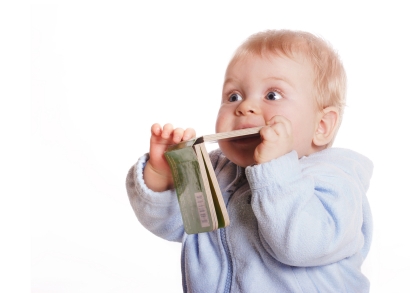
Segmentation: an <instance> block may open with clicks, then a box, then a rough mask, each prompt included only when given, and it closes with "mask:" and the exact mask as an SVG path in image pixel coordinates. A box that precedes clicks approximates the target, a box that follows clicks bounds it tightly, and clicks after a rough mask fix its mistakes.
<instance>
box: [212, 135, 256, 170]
mask: <svg viewBox="0 0 410 293" xmlns="http://www.w3.org/2000/svg"><path fill="white" fill-rule="evenodd" d="M218 143H219V147H220V149H221V150H222V152H223V154H224V155H225V156H226V157H227V158H228V159H229V160H230V161H231V162H233V163H234V164H236V165H238V166H240V167H244V168H245V167H247V166H251V165H253V164H255V160H254V154H255V148H256V146H257V145H258V144H259V143H260V138H256V139H255V138H245V139H241V140H230V141H219V142H218Z"/></svg>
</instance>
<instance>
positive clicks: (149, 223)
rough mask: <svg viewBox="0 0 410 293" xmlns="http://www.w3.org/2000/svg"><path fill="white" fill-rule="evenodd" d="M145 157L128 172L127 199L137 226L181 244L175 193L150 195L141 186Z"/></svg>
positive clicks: (148, 191)
mask: <svg viewBox="0 0 410 293" xmlns="http://www.w3.org/2000/svg"><path fill="white" fill-rule="evenodd" d="M148 158H149V156H148V154H146V155H144V156H143V157H141V158H140V159H139V160H138V162H137V164H135V165H134V166H132V167H131V169H130V170H129V172H128V176H127V180H126V187H127V193H128V198H129V200H130V203H131V206H132V208H133V210H134V212H135V215H136V216H137V218H138V220H139V221H140V223H141V224H142V225H143V226H144V227H145V228H147V229H148V230H149V231H151V232H152V233H154V234H155V235H157V236H159V237H161V238H164V239H166V240H170V241H178V242H181V241H182V237H183V235H184V226H183V223H182V217H181V212H180V209H179V205H178V199H177V196H176V193H175V190H167V191H164V192H154V191H152V190H150V189H149V188H148V187H147V186H146V185H145V182H144V178H143V170H144V167H145V164H146V162H147V160H148Z"/></svg>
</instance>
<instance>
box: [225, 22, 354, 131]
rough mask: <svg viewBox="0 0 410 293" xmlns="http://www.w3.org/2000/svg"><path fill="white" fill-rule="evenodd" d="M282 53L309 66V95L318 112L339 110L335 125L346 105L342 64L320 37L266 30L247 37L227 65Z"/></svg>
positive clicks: (302, 33)
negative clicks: (311, 79)
mask: <svg viewBox="0 0 410 293" xmlns="http://www.w3.org/2000/svg"><path fill="white" fill-rule="evenodd" d="M269 53H270V54H272V53H273V54H284V55H285V56H287V57H289V58H293V59H294V58H297V57H299V58H300V57H302V58H305V59H306V60H308V61H310V63H311V64H312V66H313V70H314V74H315V80H314V88H315V92H314V93H313V94H314V96H315V99H316V102H317V106H318V109H319V110H323V109H325V108H326V107H329V106H335V107H336V108H337V109H338V110H339V115H340V119H339V125H340V121H341V118H342V115H343V109H344V106H345V102H346V83H347V81H346V73H345V70H344V67H343V64H342V62H341V60H340V58H339V56H338V54H337V53H336V52H335V50H334V49H333V48H332V47H331V45H330V44H329V43H328V42H326V41H325V40H323V39H322V38H320V37H317V36H315V35H313V34H311V33H308V32H303V31H292V30H267V31H263V32H259V33H256V34H253V35H251V36H250V37H249V38H248V39H247V40H246V41H245V42H244V43H243V44H242V45H241V46H240V47H239V48H238V49H237V50H236V52H235V54H234V56H233V58H232V59H231V61H230V63H229V64H232V63H235V62H236V61H238V60H240V59H242V58H245V57H247V56H249V55H258V56H264V55H266V54H269Z"/></svg>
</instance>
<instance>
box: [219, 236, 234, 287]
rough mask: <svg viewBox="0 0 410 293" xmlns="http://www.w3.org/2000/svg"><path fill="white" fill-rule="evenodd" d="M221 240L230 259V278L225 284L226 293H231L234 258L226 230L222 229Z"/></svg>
mask: <svg viewBox="0 0 410 293" xmlns="http://www.w3.org/2000/svg"><path fill="white" fill-rule="evenodd" d="M221 240H222V246H223V248H224V249H225V253H226V256H227V258H228V276H227V280H226V284H225V290H224V293H229V292H231V285H232V267H233V265H232V257H231V253H230V251H229V247H228V242H227V241H226V230H225V228H222V229H221Z"/></svg>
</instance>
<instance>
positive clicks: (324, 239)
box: [127, 148, 373, 293]
mask: <svg viewBox="0 0 410 293" xmlns="http://www.w3.org/2000/svg"><path fill="white" fill-rule="evenodd" d="M210 157H211V161H212V163H213V166H214V169H215V173H216V176H217V178H218V182H219V184H220V187H221V191H222V193H223V197H224V200H225V203H226V205H227V210H228V214H229V217H230V221H231V224H230V226H228V227H226V228H224V229H218V230H216V231H213V232H210V233H200V234H192V235H187V234H186V233H185V232H184V228H183V223H182V218H181V214H180V210H179V206H178V201H177V196H176V194H175V191H174V190H168V191H164V192H154V191H152V190H150V189H148V187H147V186H146V185H145V183H144V178H143V168H144V166H145V163H146V161H147V160H148V155H145V156H143V157H142V158H140V160H139V161H138V163H137V164H136V165H135V166H133V167H132V168H131V170H130V172H129V174H128V177H127V191H128V195H129V199H130V202H131V205H132V207H133V209H134V211H135V214H136V215H137V217H138V219H139V221H140V222H141V223H142V225H144V226H145V227H146V228H147V229H148V230H150V231H151V232H152V233H154V234H156V235H158V236H159V237H162V238H164V239H167V240H170V241H179V242H182V257H181V265H182V281H183V282H182V283H183V289H184V292H206V293H209V292H235V293H237V292H238V293H239V292H246V293H250V292H255V293H263V292H281V293H285V292H292V293H294V292H308V293H313V292H322V293H323V292H349V293H351V292H355V293H357V292H369V282H368V280H367V278H366V277H365V276H364V275H363V274H362V273H361V270H360V267H361V265H362V263H363V261H364V259H365V257H366V255H367V253H368V251H369V248H370V243H371V238H372V218H371V212H370V207H369V203H368V201H367V198H366V191H367V189H368V187H369V181H370V177H371V174H372V169H373V165H372V163H371V161H370V160H368V159H367V158H366V157H364V156H362V155H360V154H358V153H356V152H353V151H350V150H346V149H340V148H329V149H326V150H324V151H321V152H318V153H314V154H312V155H310V156H308V157H303V158H301V159H298V156H297V153H296V152H294V151H293V152H291V153H289V154H286V155H284V156H282V157H280V158H278V159H275V160H272V161H270V162H267V163H264V164H260V165H255V166H249V167H247V168H246V169H244V168H241V167H238V166H236V165H235V164H233V163H232V162H230V161H229V160H228V159H227V158H226V157H225V156H224V155H223V154H222V153H221V151H220V150H216V151H213V152H211V153H210Z"/></svg>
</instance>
